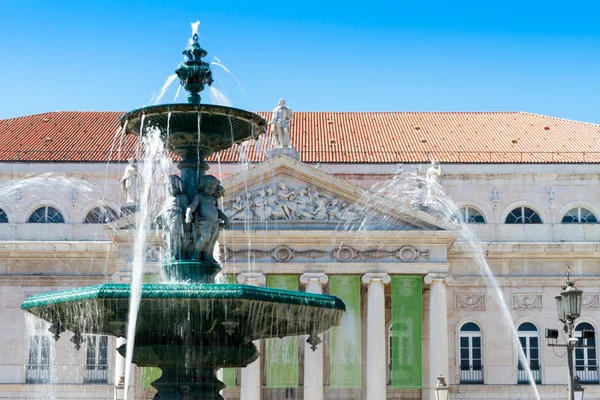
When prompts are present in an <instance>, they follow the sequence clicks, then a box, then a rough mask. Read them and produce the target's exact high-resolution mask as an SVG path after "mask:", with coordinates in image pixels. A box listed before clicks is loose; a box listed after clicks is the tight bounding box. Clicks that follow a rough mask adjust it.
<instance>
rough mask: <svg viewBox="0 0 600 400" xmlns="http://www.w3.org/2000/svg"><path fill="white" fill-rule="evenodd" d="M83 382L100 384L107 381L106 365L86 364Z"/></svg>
mask: <svg viewBox="0 0 600 400" xmlns="http://www.w3.org/2000/svg"><path fill="white" fill-rule="evenodd" d="M83 383H91V384H102V383H108V366H107V365H106V364H104V365H86V366H85V374H84V376H83Z"/></svg>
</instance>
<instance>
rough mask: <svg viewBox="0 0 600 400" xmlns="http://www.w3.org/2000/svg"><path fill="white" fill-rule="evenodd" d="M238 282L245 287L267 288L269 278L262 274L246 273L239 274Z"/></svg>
mask: <svg viewBox="0 0 600 400" xmlns="http://www.w3.org/2000/svg"><path fill="white" fill-rule="evenodd" d="M236 280H237V283H241V284H244V285H254V286H265V285H266V284H267V277H266V276H265V275H264V274H261V273H260V272H245V273H243V274H239V275H238V276H237V278H236Z"/></svg>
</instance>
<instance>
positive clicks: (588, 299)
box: [581, 295, 598, 308]
mask: <svg viewBox="0 0 600 400" xmlns="http://www.w3.org/2000/svg"><path fill="white" fill-rule="evenodd" d="M581 307H582V308H598V295H583V296H582V297H581Z"/></svg>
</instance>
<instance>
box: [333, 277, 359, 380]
mask: <svg viewBox="0 0 600 400" xmlns="http://www.w3.org/2000/svg"><path fill="white" fill-rule="evenodd" d="M329 293H330V294H332V295H334V296H337V297H339V298H340V299H341V300H342V301H343V302H344V303H345V304H346V314H345V315H344V318H343V320H342V323H341V324H340V326H337V327H333V328H331V354H330V368H329V371H330V387H332V388H362V350H361V349H362V345H361V334H360V329H361V328H360V276H357V275H333V276H330V277H329Z"/></svg>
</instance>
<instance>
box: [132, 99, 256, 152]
mask: <svg viewBox="0 0 600 400" xmlns="http://www.w3.org/2000/svg"><path fill="white" fill-rule="evenodd" d="M169 114H170V117H169ZM142 118H143V119H144V127H149V126H156V127H162V129H163V130H165V131H166V128H167V126H168V131H169V134H168V139H167V143H168V145H169V148H171V149H181V148H193V149H194V150H197V146H200V147H201V148H209V149H210V150H212V152H217V151H221V150H226V149H228V148H230V147H231V146H232V145H233V144H236V143H241V142H243V141H246V140H250V139H256V138H258V136H259V135H261V134H262V133H264V130H265V127H266V125H267V123H266V121H265V119H264V118H262V117H261V116H260V115H257V114H254V113H251V112H249V111H245V110H240V109H238V108H233V107H225V106H217V105H211V104H161V105H156V106H148V107H142V108H138V109H136V110H133V111H130V112H128V113H126V114H124V115H123V116H122V117H121V125H122V126H125V124H127V125H126V126H125V130H126V132H127V133H131V134H134V135H138V136H139V135H140V131H141V129H142V127H141V125H142ZM198 128H200V129H198ZM198 130H199V131H200V134H198ZM163 133H164V135H165V136H166V135H167V133H166V132H163Z"/></svg>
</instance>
